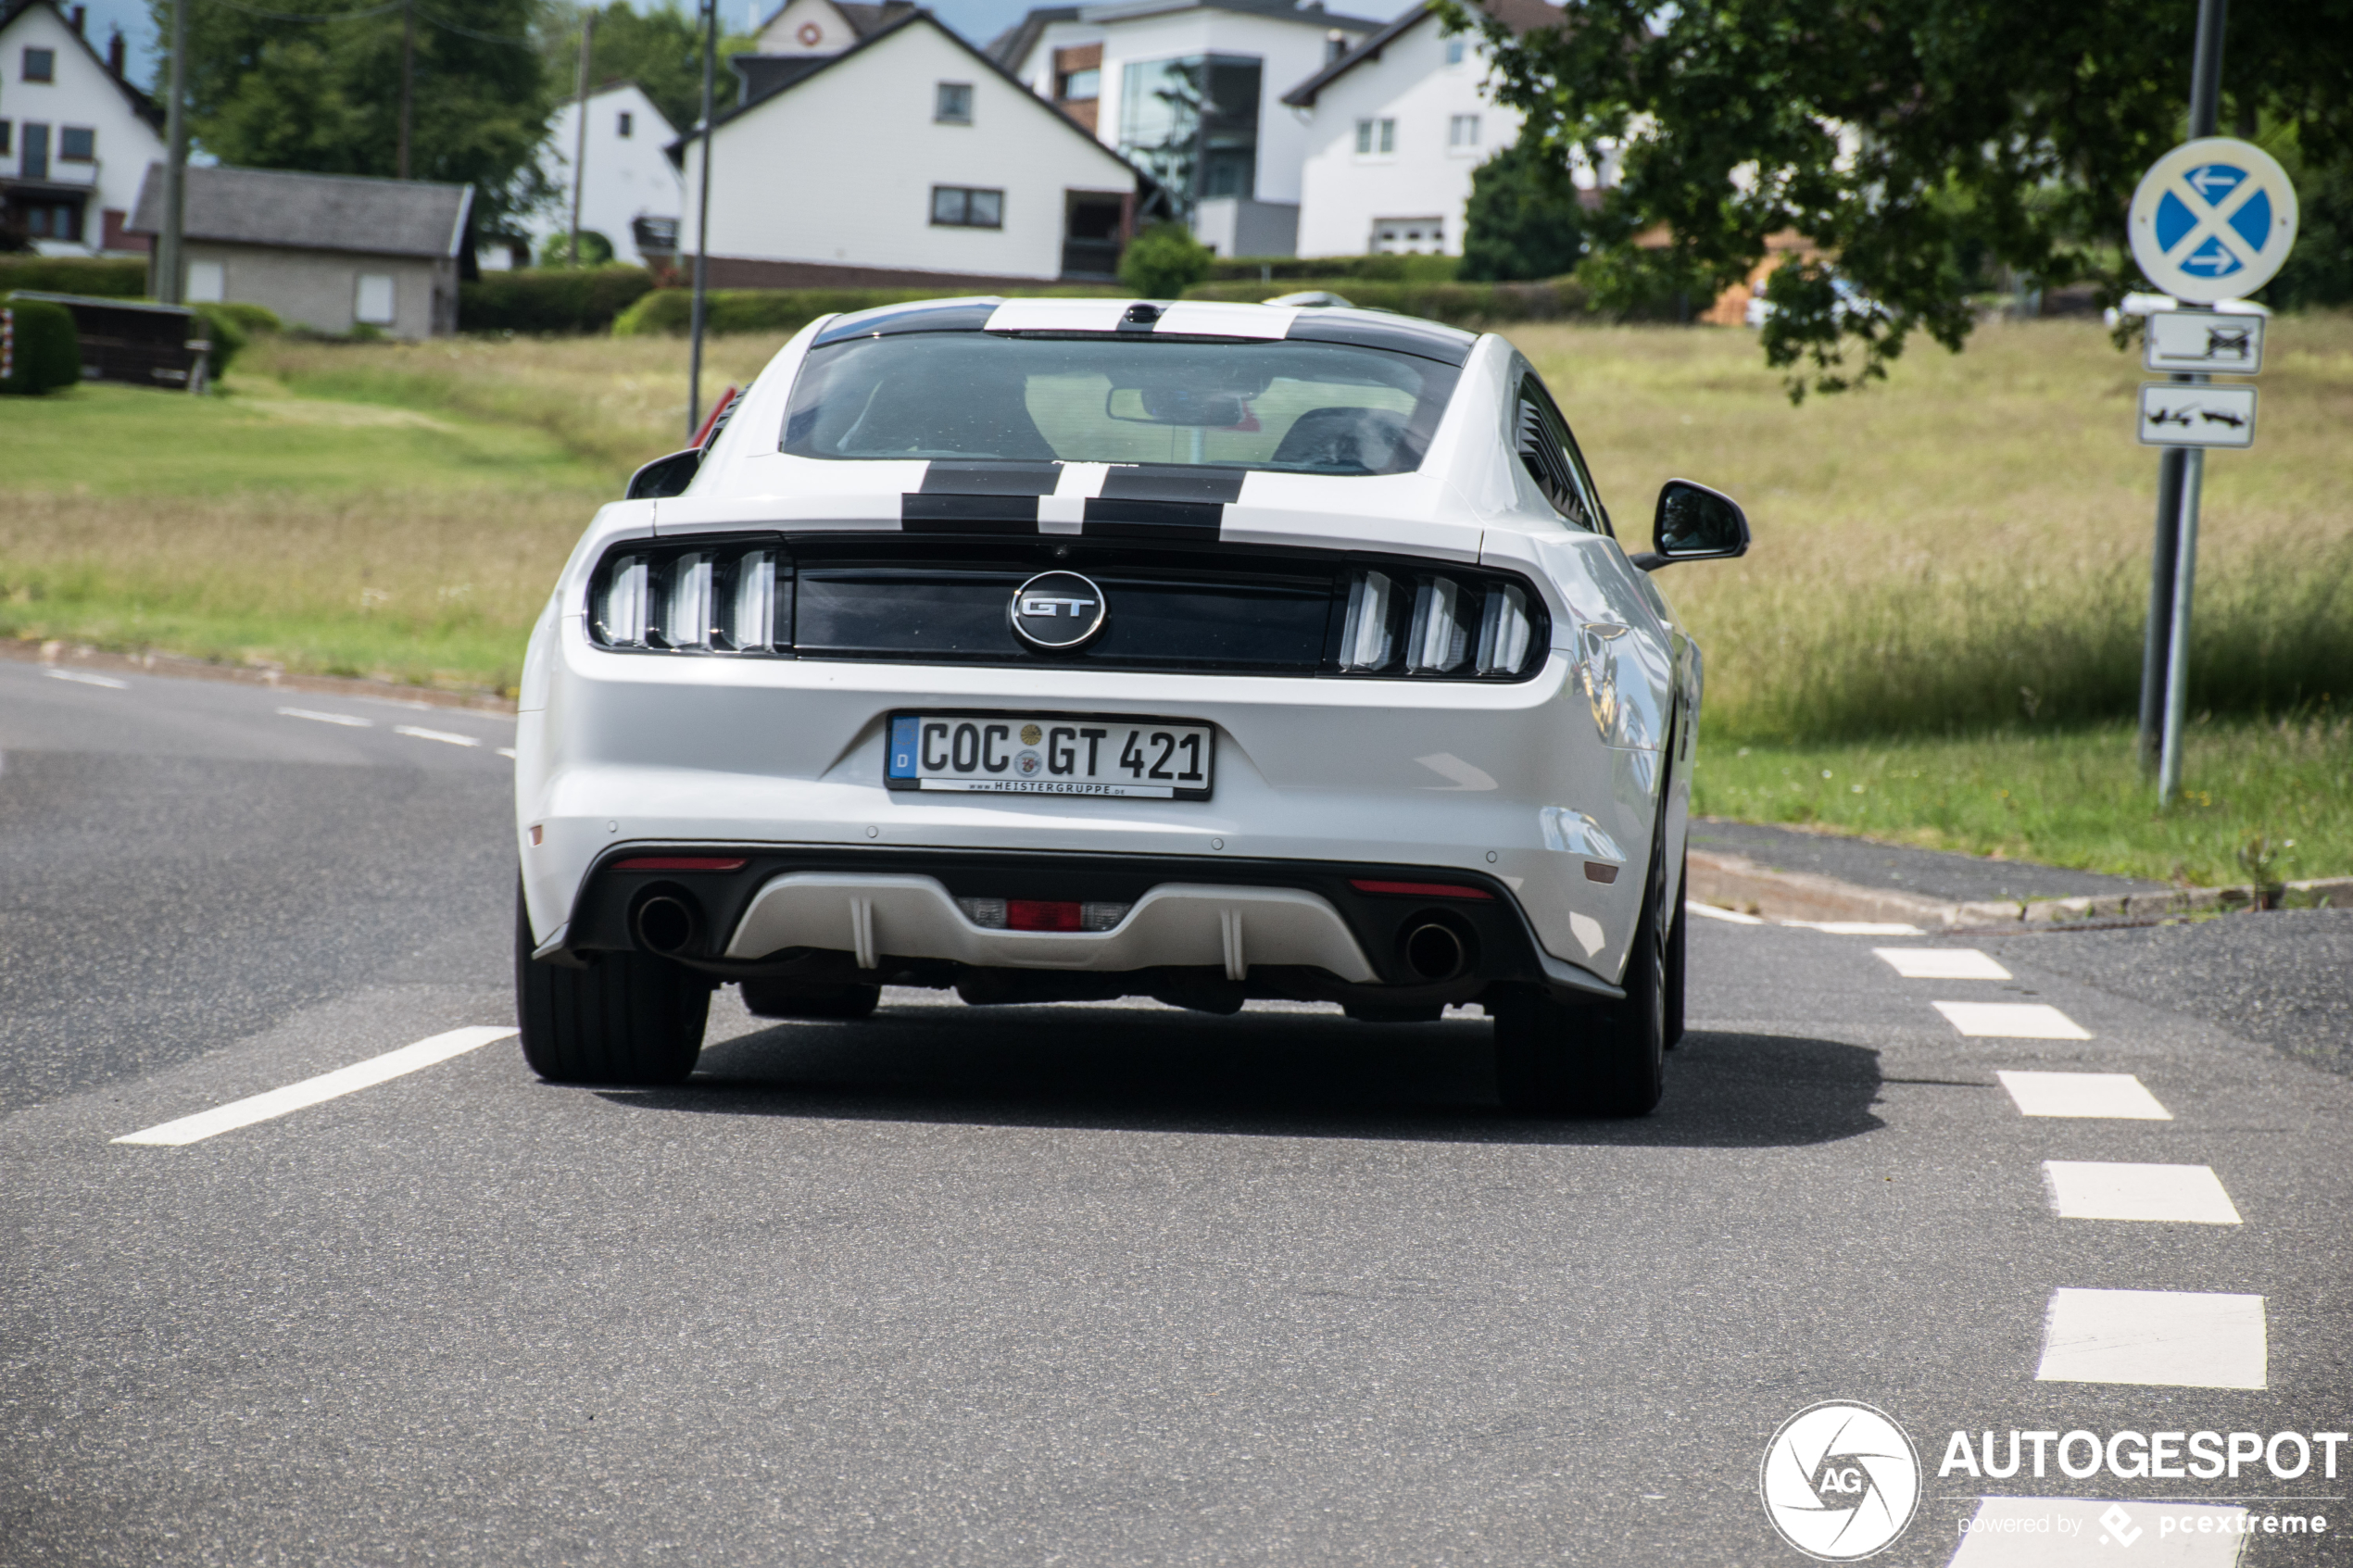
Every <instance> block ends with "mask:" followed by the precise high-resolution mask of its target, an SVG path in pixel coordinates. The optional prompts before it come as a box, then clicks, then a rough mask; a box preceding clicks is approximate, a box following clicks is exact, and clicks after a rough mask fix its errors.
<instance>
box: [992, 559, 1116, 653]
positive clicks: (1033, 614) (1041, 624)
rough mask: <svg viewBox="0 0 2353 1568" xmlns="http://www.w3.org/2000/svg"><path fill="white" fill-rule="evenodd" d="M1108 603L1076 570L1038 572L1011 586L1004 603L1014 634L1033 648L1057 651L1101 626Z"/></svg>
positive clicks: (1080, 641)
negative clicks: (1009, 598)
mask: <svg viewBox="0 0 2353 1568" xmlns="http://www.w3.org/2000/svg"><path fill="white" fill-rule="evenodd" d="M1110 609H1111V607H1110V606H1108V605H1107V604H1105V603H1104V602H1103V591H1102V590H1101V588H1098V587H1097V586H1095V584H1094V583H1091V582H1089V581H1088V579H1086V578H1084V577H1081V576H1079V575H1078V573H1076V572H1075V571H1048V572H1041V573H1039V574H1038V576H1036V577H1033V578H1031V579H1030V580H1029V581H1028V582H1026V583H1023V584H1022V585H1021V586H1020V587H1018V588H1016V589H1014V590H1013V603H1012V604H1010V605H1008V606H1007V607H1006V613H1007V615H1008V617H1009V618H1010V619H1011V620H1012V621H1013V635H1014V636H1016V637H1019V638H1020V639H1021V640H1022V641H1023V642H1025V643H1027V644H1028V645H1029V646H1031V647H1034V648H1044V649H1047V650H1049V651H1052V652H1060V651H1061V650H1063V649H1065V648H1075V647H1077V646H1080V645H1082V644H1084V643H1086V642H1087V641H1088V639H1089V638H1091V637H1093V636H1094V635H1095V634H1096V633H1098V632H1101V630H1102V629H1103V622H1104V621H1105V620H1106V619H1108V618H1109V615H1110Z"/></svg>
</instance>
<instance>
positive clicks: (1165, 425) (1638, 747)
mask: <svg viewBox="0 0 2353 1568" xmlns="http://www.w3.org/2000/svg"><path fill="white" fill-rule="evenodd" d="M1747 544H1748V524H1747V521H1746V520H1745V519H1744V518H1743V516H1742V514H1741V510H1740V508H1738V507H1737V506H1735V505H1734V504H1733V503H1732V502H1731V501H1730V500H1729V499H1727V498H1726V497H1724V496H1722V495H1718V493H1716V492H1715V491H1712V490H1708V489H1706V488H1705V487H1703V486H1700V485H1697V484H1692V483H1689V482H1686V481H1682V480H1676V481H1672V482H1670V483H1668V484H1667V487H1666V489H1665V490H1664V491H1663V492H1662V493H1661V495H1660V497H1659V505H1658V512H1657V521H1656V528H1655V542H1654V547H1653V552H1650V553H1644V554H1640V555H1635V556H1631V557H1629V556H1628V555H1627V553H1626V552H1625V550H1624V549H1622V548H1621V547H1620V546H1619V543H1618V541H1617V537H1616V536H1615V533H1614V532H1613V530H1612V527H1611V524H1610V519H1609V514H1608V513H1607V511H1606V510H1604V508H1603V506H1602V502H1601V497H1600V496H1599V495H1597V494H1596V493H1595V491H1594V487H1593V482H1592V476H1591V474H1590V473H1588V471H1587V470H1586V467H1585V463H1584V459H1583V458H1582V457H1581V456H1580V455H1579V452H1578V449H1577V444H1576V442H1575V440H1574V438H1573V437H1572V436H1571V435H1570V433H1569V428H1568V425H1567V421H1566V420H1564V419H1563V418H1562V416H1561V413H1560V410H1559V408H1558V407H1557V406H1556V405H1555V403H1554V400H1553V398H1552V397H1551V395H1549V394H1548V393H1547V392H1546V391H1545V389H1544V387H1543V384H1542V383H1541V382H1540V381H1539V380H1538V379H1537V376H1536V373H1535V371H1534V370H1533V369H1532V368H1531V367H1530V366H1529V363H1528V361H1527V360H1526V359H1525V358H1521V356H1520V355H1519V354H1518V353H1517V352H1516V351H1515V350H1514V349H1513V347H1512V345H1510V344H1509V343H1507V342H1505V341H1504V339H1502V338H1500V337H1496V336H1492V335H1488V336H1477V337H1475V336H1473V335H1471V334H1470V333H1467V332H1457V331H1454V330H1453V329H1450V328H1446V327H1441V326H1437V325H1434V324H1432V323H1429V322H1425V321H1417V320H1410V319H1407V318H1404V317H1399V316H1391V315H1387V314H1381V313H1377V312H1372V311H1361V310H1349V309H1315V308H1306V309H1291V308H1283V307H1271V306H1258V305H1222V304H1208V303H1178V304H1173V305H1171V304H1160V303H1150V302H1143V301H1127V300H1068V299H1016V300H996V299H950V300H937V301H932V302H928V303H925V304H919V305H907V306H892V307H884V308H881V309H875V310H868V311H862V312H859V313H856V314H852V315H846V316H836V317H832V318H829V319H826V320H821V321H819V322H817V323H815V324H814V325H812V327H810V328H809V329H808V330H806V331H804V332H801V333H800V334H799V336H798V337H796V338H794V339H793V341H792V342H791V343H789V344H787V345H786V346H785V347H784V349H783V350H782V351H781V352H780V353H779V354H778V355H777V356H776V358H775V359H774V362H773V363H771V364H770V365H769V366H768V368H767V370H765V371H764V372H762V373H761V376H760V378H759V380H758V381H757V382H756V383H753V385H752V386H751V388H750V390H749V393H747V394H746V395H744V396H743V397H742V398H741V399H740V400H739V401H738V402H736V404H735V405H733V406H732V408H730V409H729V411H728V414H727V417H726V418H725V419H724V420H723V421H722V423H721V426H720V429H719V432H718V433H717V434H716V435H715V436H713V437H711V438H710V439H709V440H707V441H706V443H705V445H703V446H702V447H699V448H697V449H695V450H691V451H687V452H682V453H678V454H675V455H673V456H672V457H669V458H661V459H660V460H659V461H657V462H654V463H651V464H648V466H647V467H646V468H645V469H644V470H640V471H639V473H638V474H637V476H636V477H635V479H634V480H633V481H632V482H631V484H630V498H629V499H627V500H623V501H618V502H615V503H614V504H612V505H610V506H608V507H606V508H603V510H601V511H599V512H598V514H597V518H596V521H595V522H594V523H592V524H591V525H590V527H589V529H588V531H587V533H586V534H585V536H584V537H583V538H582V539H581V541H580V545H579V547H578V548H577V549H575V550H574V551H573V556H572V559H571V562H570V563H569V564H568V565H567V566H566V568H565V569H564V572H563V576H562V579H561V581H560V583H558V584H557V586H556V590H555V593H554V595H553V596H551V597H550V598H549V599H548V601H547V609H546V611H545V613H544V614H543V615H542V616H541V617H540V620H539V623H538V626H537V628H536V629H535V631H534V633H533V634H532V639H531V648H530V653H529V657H528V659H527V660H526V662H525V665H524V671H523V679H522V704H521V706H522V724H521V734H520V736H519V739H518V741H517V745H516V750H517V753H518V757H517V763H516V779H515V803H516V834H517V844H518V849H519V852H520V855H521V858H522V895H521V901H520V908H519V909H518V911H517V918H516V975H517V986H518V991H519V993H520V995H519V1004H520V1009H521V1016H522V1045H523V1050H524V1053H525V1055H526V1056H527V1058H528V1059H529V1060H530V1063H531V1065H532V1066H533V1067H534V1068H535V1069H536V1070H537V1071H538V1072H539V1073H542V1074H543V1075H545V1076H547V1077H549V1078H554V1079H564V1080H579V1081H591V1082H631V1083H660V1082H673V1081H676V1080H678V1079H680V1078H683V1077H685V1076H686V1074H687V1073H689V1072H690V1071H691V1070H692V1069H693V1066H694V1062H695V1059H696V1056H697V1053H698V1050H699V1049H700V1047H701V1041H702V1035H703V1027H704V1017H705V1011H706V1008H707V1006H708V1003H709V999H710V995H711V990H712V989H713V988H714V987H716V986H717V985H723V984H729V983H734V984H737V985H741V987H742V990H743V997H744V1000H745V1002H746V1004H747V1005H748V1006H749V1008H750V1009H751V1010H752V1011H754V1012H756V1013H760V1014H763V1015H765V1016H769V1017H779V1018H792V1017H803V1018H806V1017H824V1018H857V1017H862V1016H863V1015H864V1014H866V1013H867V1012H869V1011H871V1010H873V1008H874V1007H875V1001H876V998H877V997H878V995H879V988H880V987H881V986H883V985H918V986H931V987H953V988H954V989H955V990H956V991H957V993H958V994H959V995H960V996H962V997H963V999H964V1000H965V1001H967V1002H972V1003H997V1002H1039V1001H1060V1000H1083V999H1095V998H1108V997H1121V996H1138V995H1140V996H1151V997H1158V998H1160V999H1161V1000H1163V1001H1166V1002H1171V1003H1176V1004H1179V1005H1182V1006H1185V1007H1189V1008H1196V1009H1200V1010H1203V1011H1207V1012H1213V1013H1230V1012H1233V1011H1234V1010H1237V1009H1238V1008H1239V1007H1240V1005H1241V1004H1242V1002H1243V1001H1244V1000H1246V999H1248V998H1250V997H1291V998H1306V999H1316V1000H1324V1001H1331V1002H1337V1003H1339V1004H1340V1005H1341V1006H1342V1007H1343V1008H1345V1009H1346V1010H1348V1012H1349V1013H1350V1014H1351V1015H1352V1016H1353V1017H1355V1018H1358V1019H1362V1020H1365V1021H1368V1022H1402V1021H1409V1020H1416V1019H1430V1018H1435V1017H1437V1016H1438V1014H1439V1012H1440V1010H1441V1009H1442V1008H1444V1007H1445V1006H1446V1005H1448V1004H1450V1003H1460V1002H1470V1001H1478V1002H1480V1003H1482V1004H1483V1005H1484V1010H1485V1011H1486V1012H1487V1013H1488V1014H1489V1015H1490V1016H1491V1017H1492V1018H1493V1019H1494V1021H1495V1043H1496V1050H1497V1073H1498V1081H1499V1083H1500V1085H1501V1088H1502V1093H1503V1098H1504V1103H1505V1104H1506V1105H1507V1106H1508V1107H1510V1108H1512V1109H1514V1110H1519V1111H1523V1112H1529V1113H1536V1114H1564V1113H1572V1114H1604V1115H1640V1114H1642V1113H1643V1112H1646V1111H1648V1110H1650V1109H1651V1108H1652V1107H1653V1106H1654V1105H1655V1104H1656V1103H1657V1100H1658V1097H1659V1091H1660V1081H1661V1053H1662V1052H1663V1051H1664V1050H1665V1049H1666V1048H1667V1047H1670V1046H1672V1045H1673V1044H1674V1042H1675V1039H1676V1037H1677V1036H1678V1035H1680V1032H1681V1012H1682V994H1683V921H1682V918H1681V910H1682V900H1681V883H1682V868H1683V840H1684V829H1685V821H1686V816H1687V811H1688V805H1689V799H1690V779H1691V759H1692V736H1693V732H1694V730H1695V727H1696V723H1697V719H1698V712H1699V698H1700V658H1699V650H1698V648H1697V647H1696V646H1694V645H1693V644H1692V641H1691V639H1690V638H1689V637H1688V636H1687V635H1686V634H1685V633H1684V632H1683V630H1682V629H1681V628H1680V625H1679V624H1678V623H1677V621H1676V619H1675V616H1674V612H1673V611H1672V610H1671V609H1670V608H1668V606H1667V601H1666V600H1665V599H1664V598H1663V597H1662V596H1660V595H1659V593H1658V591H1657V589H1656V588H1655V587H1654V586H1653V584H1652V583H1651V580H1650V575H1649V574H1650V573H1651V572H1652V571H1655V569H1656V568H1658V567H1660V566H1663V565H1665V564H1666V563H1667V562H1668V561H1671V560H1677V559H1683V558H1700V557H1709V556H1737V555H1739V554H1741V553H1742V552H1743V550H1744V549H1745V548H1746V547H1747Z"/></svg>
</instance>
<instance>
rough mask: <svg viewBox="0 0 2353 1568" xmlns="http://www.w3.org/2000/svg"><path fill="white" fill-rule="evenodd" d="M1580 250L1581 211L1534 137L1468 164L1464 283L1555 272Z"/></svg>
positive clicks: (1571, 263) (1573, 190)
mask: <svg viewBox="0 0 2353 1568" xmlns="http://www.w3.org/2000/svg"><path fill="white" fill-rule="evenodd" d="M1584 253H1585V212H1584V209H1583V208H1582V207H1579V206H1578V204H1577V187H1576V186H1574V185H1572V184H1571V183H1570V182H1569V180H1568V176H1567V171H1565V170H1564V169H1561V168H1560V166H1559V165H1557V164H1555V163H1553V162H1551V161H1549V160H1548V159H1546V158H1545V157H1543V155H1542V153H1541V150H1540V149H1539V147H1538V144H1537V143H1536V141H1535V139H1534V138H1532V137H1530V138H1529V139H1527V140H1524V141H1520V142H1516V143H1515V144H1512V145H1511V146H1508V147H1505V148H1504V150H1503V151H1502V152H1500V153H1497V154H1496V155H1495V156H1494V157H1491V158H1489V159H1488V160H1487V161H1486V162H1485V163H1482V164H1480V165H1479V166H1478V168H1477V169H1473V170H1471V194H1470V203H1469V206H1468V207H1467V208H1466V211H1465V215H1464V222H1463V269H1462V273H1461V276H1462V277H1463V278H1464V279H1466V280H1467V281H1485V282H1506V281H1509V280H1513V279H1522V278H1557V277H1559V276H1560V275H1561V274H1562V273H1564V272H1567V271H1570V270H1574V269H1575V268H1576V266H1577V263H1578V259H1579V257H1581V256H1583V255H1584Z"/></svg>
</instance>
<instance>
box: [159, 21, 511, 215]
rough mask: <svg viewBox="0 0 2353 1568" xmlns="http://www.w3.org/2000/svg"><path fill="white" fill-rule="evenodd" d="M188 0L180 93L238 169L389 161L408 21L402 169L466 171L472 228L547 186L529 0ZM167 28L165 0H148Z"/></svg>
mask: <svg viewBox="0 0 2353 1568" xmlns="http://www.w3.org/2000/svg"><path fill="white" fill-rule="evenodd" d="M310 3H311V4H312V5H314V6H317V9H316V10H310V9H305V10H303V11H301V12H300V14H301V15H303V16H306V17H319V18H322V19H320V20H308V21H288V20H286V19H283V17H281V16H278V15H276V14H273V13H274V11H275V7H271V8H270V9H268V10H265V9H264V8H262V7H259V6H243V5H233V4H229V3H227V0H221V3H217V4H209V5H197V6H192V7H191V9H190V13H189V29H188V44H189V48H188V70H187V84H188V100H189V111H190V125H191V129H192V131H193V132H194V135H195V141H196V143H197V144H198V145H199V146H201V147H202V148H203V150H205V151H206V152H208V153H210V154H212V155H213V156H214V157H217V158H219V159H220V161H221V162H223V163H226V164H233V165H236V166H239V167H242V168H247V169H303V170H307V171H308V172H311V173H316V174H368V175H377V176H390V175H394V174H396V173H397V172H398V166H397V149H398V145H399V118H400V82H401V33H402V25H403V19H404V16H405V17H406V18H407V19H408V20H409V24H410V26H411V28H412V34H411V36H412V40H413V44H412V52H411V83H412V84H411V107H410V112H409V127H410V154H409V174H410V176H411V177H412V178H414V179H419V180H435V181H445V182H449V183H452V184H461V183H466V182H472V184H473V185H474V187H475V207H474V225H475V230H476V232H496V231H497V229H498V228H499V227H500V226H501V220H502V219H503V218H504V217H505V216H506V215H507V214H508V213H510V212H513V211H516V210H520V209H521V208H522V207H527V206H529V205H530V204H532V203H533V202H535V201H536V200H538V199H540V197H541V196H542V195H543V194H544V192H543V191H542V190H541V188H540V181H539V178H538V174H537V171H536V168H535V164H534V162H533V155H534V153H535V150H536V148H537V146H538V144H539V140H540V137H541V136H542V134H543V133H544V132H545V130H546V126H547V114H548V109H549V107H550V103H551V99H550V96H549V84H548V82H547V73H546V71H545V70H544V69H543V68H542V66H541V56H540V50H539V46H538V44H537V41H536V40H535V37H534V35H533V25H534V23H535V20H536V19H537V14H538V0H392V3H390V4H375V5H368V4H365V3H362V4H359V5H350V4H349V3H348V0H346V3H345V4H344V5H336V4H333V0H310ZM149 4H150V5H151V6H153V8H154V10H155V13H156V20H157V29H158V31H159V32H161V33H162V34H163V35H164V36H166V37H169V36H170V0H149Z"/></svg>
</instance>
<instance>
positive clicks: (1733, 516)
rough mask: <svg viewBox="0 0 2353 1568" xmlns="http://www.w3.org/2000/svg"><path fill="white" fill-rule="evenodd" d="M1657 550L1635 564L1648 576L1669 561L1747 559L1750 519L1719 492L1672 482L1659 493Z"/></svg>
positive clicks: (1654, 537)
mask: <svg viewBox="0 0 2353 1568" xmlns="http://www.w3.org/2000/svg"><path fill="white" fill-rule="evenodd" d="M1651 540H1652V547H1651V549H1650V550H1648V551H1645V552H1644V553H1642V555H1638V556H1636V557H1634V558H1633V561H1634V564H1635V565H1636V566H1638V567H1641V568H1642V570H1643V571H1656V570H1658V569H1659V568H1660V567H1662V566H1665V565H1666V564H1667V562H1669V561H1679V560H1718V559H1726V558H1731V557H1734V556H1744V555H1746V554H1747V553H1748V514H1747V513H1745V512H1743V511H1742V510H1741V506H1740V503H1739V502H1738V501H1735V500H1733V499H1732V498H1731V497H1730V495H1725V494H1724V493H1723V492H1722V491H1720V490H1710V489H1709V488H1708V487H1707V486H1706V485H1705V484H1694V483H1692V482H1691V481H1690V480H1688V479H1670V480H1668V481H1667V483H1665V484H1664V485H1662V486H1661V487H1660V489H1659V492H1658V519H1657V521H1656V522H1655V524H1654V525H1653V526H1652V530H1651Z"/></svg>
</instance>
